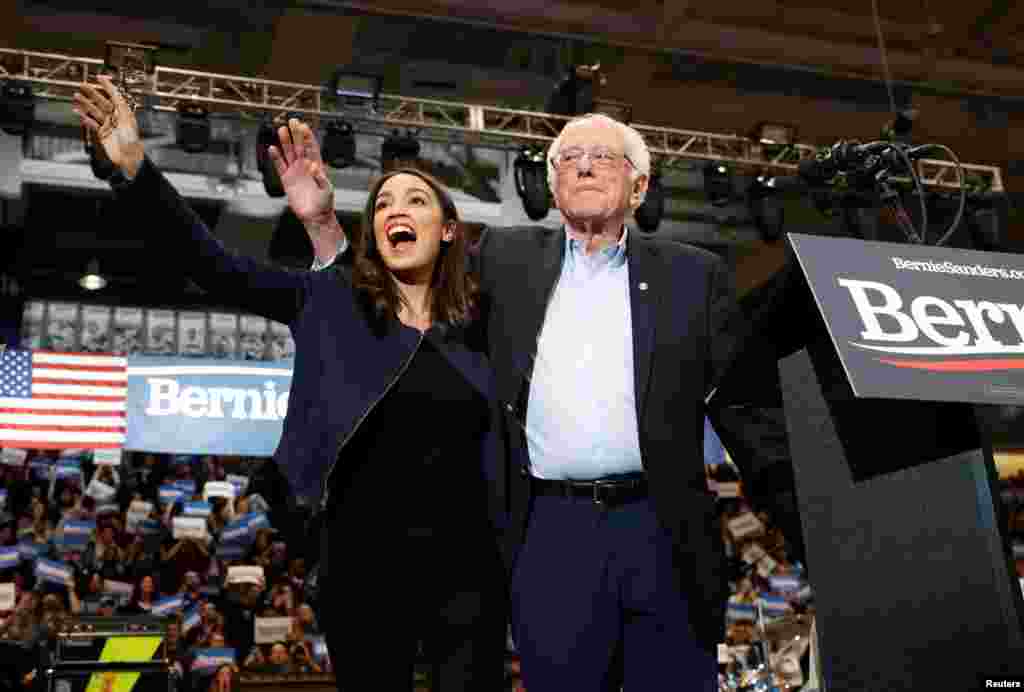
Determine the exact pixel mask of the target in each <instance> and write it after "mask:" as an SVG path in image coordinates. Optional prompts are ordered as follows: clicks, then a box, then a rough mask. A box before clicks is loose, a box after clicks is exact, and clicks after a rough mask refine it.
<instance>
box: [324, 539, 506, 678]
mask: <svg viewBox="0 0 1024 692" xmlns="http://www.w3.org/2000/svg"><path fill="white" fill-rule="evenodd" d="M480 546H484V547H480ZM328 551H329V556H328V557H327V559H328V561H329V562H328V567H327V574H326V575H322V576H321V581H320V584H319V589H320V590H319V599H318V606H319V607H318V610H319V612H318V613H317V617H318V620H319V622H321V623H323V625H324V630H325V634H326V637H327V646H328V649H329V651H330V655H331V660H332V662H333V663H334V669H335V673H336V676H337V680H338V689H339V690H342V691H344V692H368V691H374V692H377V691H379V692H408V690H411V689H412V687H413V684H412V681H413V664H414V662H415V660H416V652H417V645H418V643H419V642H422V646H423V651H424V654H425V658H426V659H427V660H428V661H430V662H431V668H432V680H433V683H432V687H431V689H432V692H460V691H462V690H466V691H468V690H483V691H487V690H495V691H497V690H501V689H503V680H504V652H505V634H506V616H507V612H508V609H507V597H506V592H505V586H504V580H503V578H502V571H501V567H500V561H499V559H498V554H497V548H496V546H493V544H488V543H486V542H485V541H483V540H481V541H469V542H467V543H464V544H462V545H461V547H458V548H457V547H456V546H452V545H449V546H446V547H439V544H438V543H437V542H435V540H434V539H432V538H409V537H399V538H394V537H386V538H385V537H378V538H377V539H376V540H374V539H372V538H369V537H366V536H360V537H359V538H358V539H355V540H350V539H341V540H339V539H338V538H335V539H334V540H332V541H331V542H330V543H329V547H328Z"/></svg>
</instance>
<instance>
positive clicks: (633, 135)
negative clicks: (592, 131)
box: [547, 113, 651, 206]
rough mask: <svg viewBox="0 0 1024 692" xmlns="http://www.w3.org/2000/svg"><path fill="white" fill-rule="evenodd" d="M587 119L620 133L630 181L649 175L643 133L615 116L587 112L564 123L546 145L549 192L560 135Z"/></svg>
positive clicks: (648, 176) (644, 193)
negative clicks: (610, 126)
mask: <svg viewBox="0 0 1024 692" xmlns="http://www.w3.org/2000/svg"><path fill="white" fill-rule="evenodd" d="M588 120H600V121H601V122H604V123H607V124H609V125H612V126H613V127H615V128H616V129H618V130H619V132H621V133H622V139H623V141H624V142H625V143H626V151H625V152H624V153H625V155H626V156H627V157H628V158H629V160H630V161H631V162H632V163H633V165H632V166H631V168H632V172H631V173H630V175H629V179H630V181H635V180H636V179H637V178H639V177H640V176H641V175H645V176H647V178H648V179H650V177H651V152H650V151H649V150H648V149H647V142H645V141H644V137H643V135H641V134H640V133H639V132H637V131H636V130H634V129H633V128H632V127H630V126H629V125H627V124H625V123H623V122H619V121H618V120H616V119H615V118H612V117H610V116H607V115H605V114H604V113H587V114H586V115H580V116H577V117H575V118H573V119H572V120H570V121H569V122H567V123H566V124H565V127H563V128H562V131H561V132H560V133H559V134H558V136H557V137H555V141H553V142H552V143H551V146H550V147H548V158H547V160H548V187H549V188H550V189H551V194H552V195H553V194H555V182H556V177H557V176H558V169H557V168H555V164H554V161H555V159H557V158H558V150H559V149H560V148H561V146H562V135H564V134H565V131H566V130H568V129H569V128H570V127H572V126H573V125H579V124H580V123H584V122H587V121H588ZM645 195H646V190H645V191H644V192H642V193H641V194H640V201H639V202H638V203H637V205H638V206H639V205H640V204H643V201H644V196H645Z"/></svg>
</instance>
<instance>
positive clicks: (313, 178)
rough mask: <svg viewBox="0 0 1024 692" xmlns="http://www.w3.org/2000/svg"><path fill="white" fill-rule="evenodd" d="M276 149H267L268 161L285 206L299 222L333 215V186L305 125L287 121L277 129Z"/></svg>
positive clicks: (294, 120) (299, 122)
mask: <svg viewBox="0 0 1024 692" xmlns="http://www.w3.org/2000/svg"><path fill="white" fill-rule="evenodd" d="M277 138H278V143H279V146H271V147H270V158H271V160H272V161H273V162H274V167H275V168H276V169H277V174H278V175H279V176H280V177H281V186H282V187H283V188H284V191H285V194H286V195H287V196H288V206H289V207H291V210H292V211H293V212H294V213H295V215H296V216H297V217H299V220H300V221H302V222H303V223H310V222H315V221H317V220H319V219H322V218H323V217H325V216H328V215H332V216H333V214H334V186H333V185H332V184H331V181H330V180H329V179H328V178H327V172H326V170H325V167H324V161H323V158H322V157H321V156H320V145H319V144H318V143H317V141H316V135H314V134H313V130H312V129H311V128H310V127H309V125H307V124H306V123H304V122H302V121H301V120H299V119H298V118H291V119H290V120H289V121H288V124H287V126H281V127H279V128H278V130H277Z"/></svg>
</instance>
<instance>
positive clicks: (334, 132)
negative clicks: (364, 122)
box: [322, 120, 356, 168]
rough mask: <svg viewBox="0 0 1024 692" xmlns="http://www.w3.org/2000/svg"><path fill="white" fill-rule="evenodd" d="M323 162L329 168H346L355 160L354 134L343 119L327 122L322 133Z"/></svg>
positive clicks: (350, 126)
mask: <svg viewBox="0 0 1024 692" xmlns="http://www.w3.org/2000/svg"><path fill="white" fill-rule="evenodd" d="M322 153H323V157H324V162H325V163H326V164H327V165H328V166H330V167H331V168H347V167H348V166H351V165H353V164H354V163H355V162H356V136H355V133H353V132H352V125H350V124H349V123H347V122H345V121H344V120H333V121H331V122H329V123H327V133H326V134H325V135H324V146H323V152H322Z"/></svg>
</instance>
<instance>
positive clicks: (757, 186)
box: [747, 173, 785, 243]
mask: <svg viewBox="0 0 1024 692" xmlns="http://www.w3.org/2000/svg"><path fill="white" fill-rule="evenodd" d="M747 208H748V210H749V211H750V217H751V218H752V219H753V221H754V225H755V226H757V230H758V231H759V232H760V234H761V238H762V239H763V240H764V241H765V242H768V243H774V242H775V241H777V240H778V239H779V238H781V237H782V228H783V224H784V222H785V207H784V205H783V201H782V199H781V198H780V197H779V194H778V190H777V189H776V186H775V179H774V178H771V177H769V176H767V175H765V174H764V173H759V174H758V175H757V176H756V177H755V178H754V179H753V180H751V181H750V185H749V186H748V187H747Z"/></svg>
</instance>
